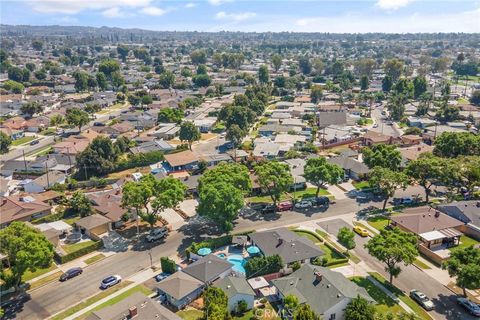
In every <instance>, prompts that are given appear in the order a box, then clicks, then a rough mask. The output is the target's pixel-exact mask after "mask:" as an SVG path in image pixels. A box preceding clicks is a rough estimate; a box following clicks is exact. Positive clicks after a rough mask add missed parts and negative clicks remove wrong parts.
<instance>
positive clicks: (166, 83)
mask: <svg viewBox="0 0 480 320" xmlns="http://www.w3.org/2000/svg"><path fill="white" fill-rule="evenodd" d="M158 84H160V86H161V87H162V88H164V89H168V88H171V87H173V85H174V84H175V75H174V74H173V73H172V72H171V71H168V70H166V71H164V72H163V73H162V74H160V77H159V79H158Z"/></svg>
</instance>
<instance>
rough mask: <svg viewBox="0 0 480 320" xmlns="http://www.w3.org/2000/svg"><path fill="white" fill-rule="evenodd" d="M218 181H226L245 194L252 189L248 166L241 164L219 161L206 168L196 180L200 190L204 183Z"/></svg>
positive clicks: (212, 183) (208, 183) (209, 183)
mask: <svg viewBox="0 0 480 320" xmlns="http://www.w3.org/2000/svg"><path fill="white" fill-rule="evenodd" d="M218 182H226V183H228V184H229V185H231V186H232V187H233V188H236V189H238V190H240V191H241V192H242V193H243V194H245V195H246V194H248V193H250V191H251V190H252V182H251V180H250V176H249V171H248V168H247V167H246V166H244V165H243V164H237V163H220V164H219V165H218V166H215V167H213V168H212V169H210V170H207V171H206V172H205V173H204V174H203V176H202V177H201V178H200V179H199V181H198V190H199V192H201V191H202V189H203V187H204V186H205V185H214V184H216V183H218Z"/></svg>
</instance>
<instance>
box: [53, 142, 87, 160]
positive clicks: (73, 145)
mask: <svg viewBox="0 0 480 320" xmlns="http://www.w3.org/2000/svg"><path fill="white" fill-rule="evenodd" d="M89 144H90V142H89V141H88V140H87V139H75V140H64V141H60V142H57V143H56V144H54V145H53V152H54V153H57V154H63V155H67V156H69V155H70V156H76V155H77V154H79V153H81V152H82V151H84V150H85V149H87V147H88V145H89Z"/></svg>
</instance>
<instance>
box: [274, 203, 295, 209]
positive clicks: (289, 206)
mask: <svg viewBox="0 0 480 320" xmlns="http://www.w3.org/2000/svg"><path fill="white" fill-rule="evenodd" d="M292 209H293V204H292V203H291V202H290V201H285V202H280V203H279V204H277V210H278V211H287V210H292Z"/></svg>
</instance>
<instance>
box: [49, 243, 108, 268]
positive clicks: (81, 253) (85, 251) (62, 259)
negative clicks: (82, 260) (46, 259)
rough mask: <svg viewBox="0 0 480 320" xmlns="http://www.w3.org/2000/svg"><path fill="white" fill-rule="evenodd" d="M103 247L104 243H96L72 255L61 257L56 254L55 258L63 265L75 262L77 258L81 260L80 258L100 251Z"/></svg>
mask: <svg viewBox="0 0 480 320" xmlns="http://www.w3.org/2000/svg"><path fill="white" fill-rule="evenodd" d="M102 247H103V242H102V241H95V242H93V243H92V244H90V245H89V246H87V247H84V248H82V249H80V250H77V251H74V252H72V253H69V254H66V255H64V256H60V255H58V254H57V253H55V258H56V260H57V261H58V262H59V263H61V264H63V263H67V262H69V261H72V260H75V259H76V258H79V257H81V256H84V255H86V254H89V253H90V252H93V251H95V250H98V249H100V248H102Z"/></svg>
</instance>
